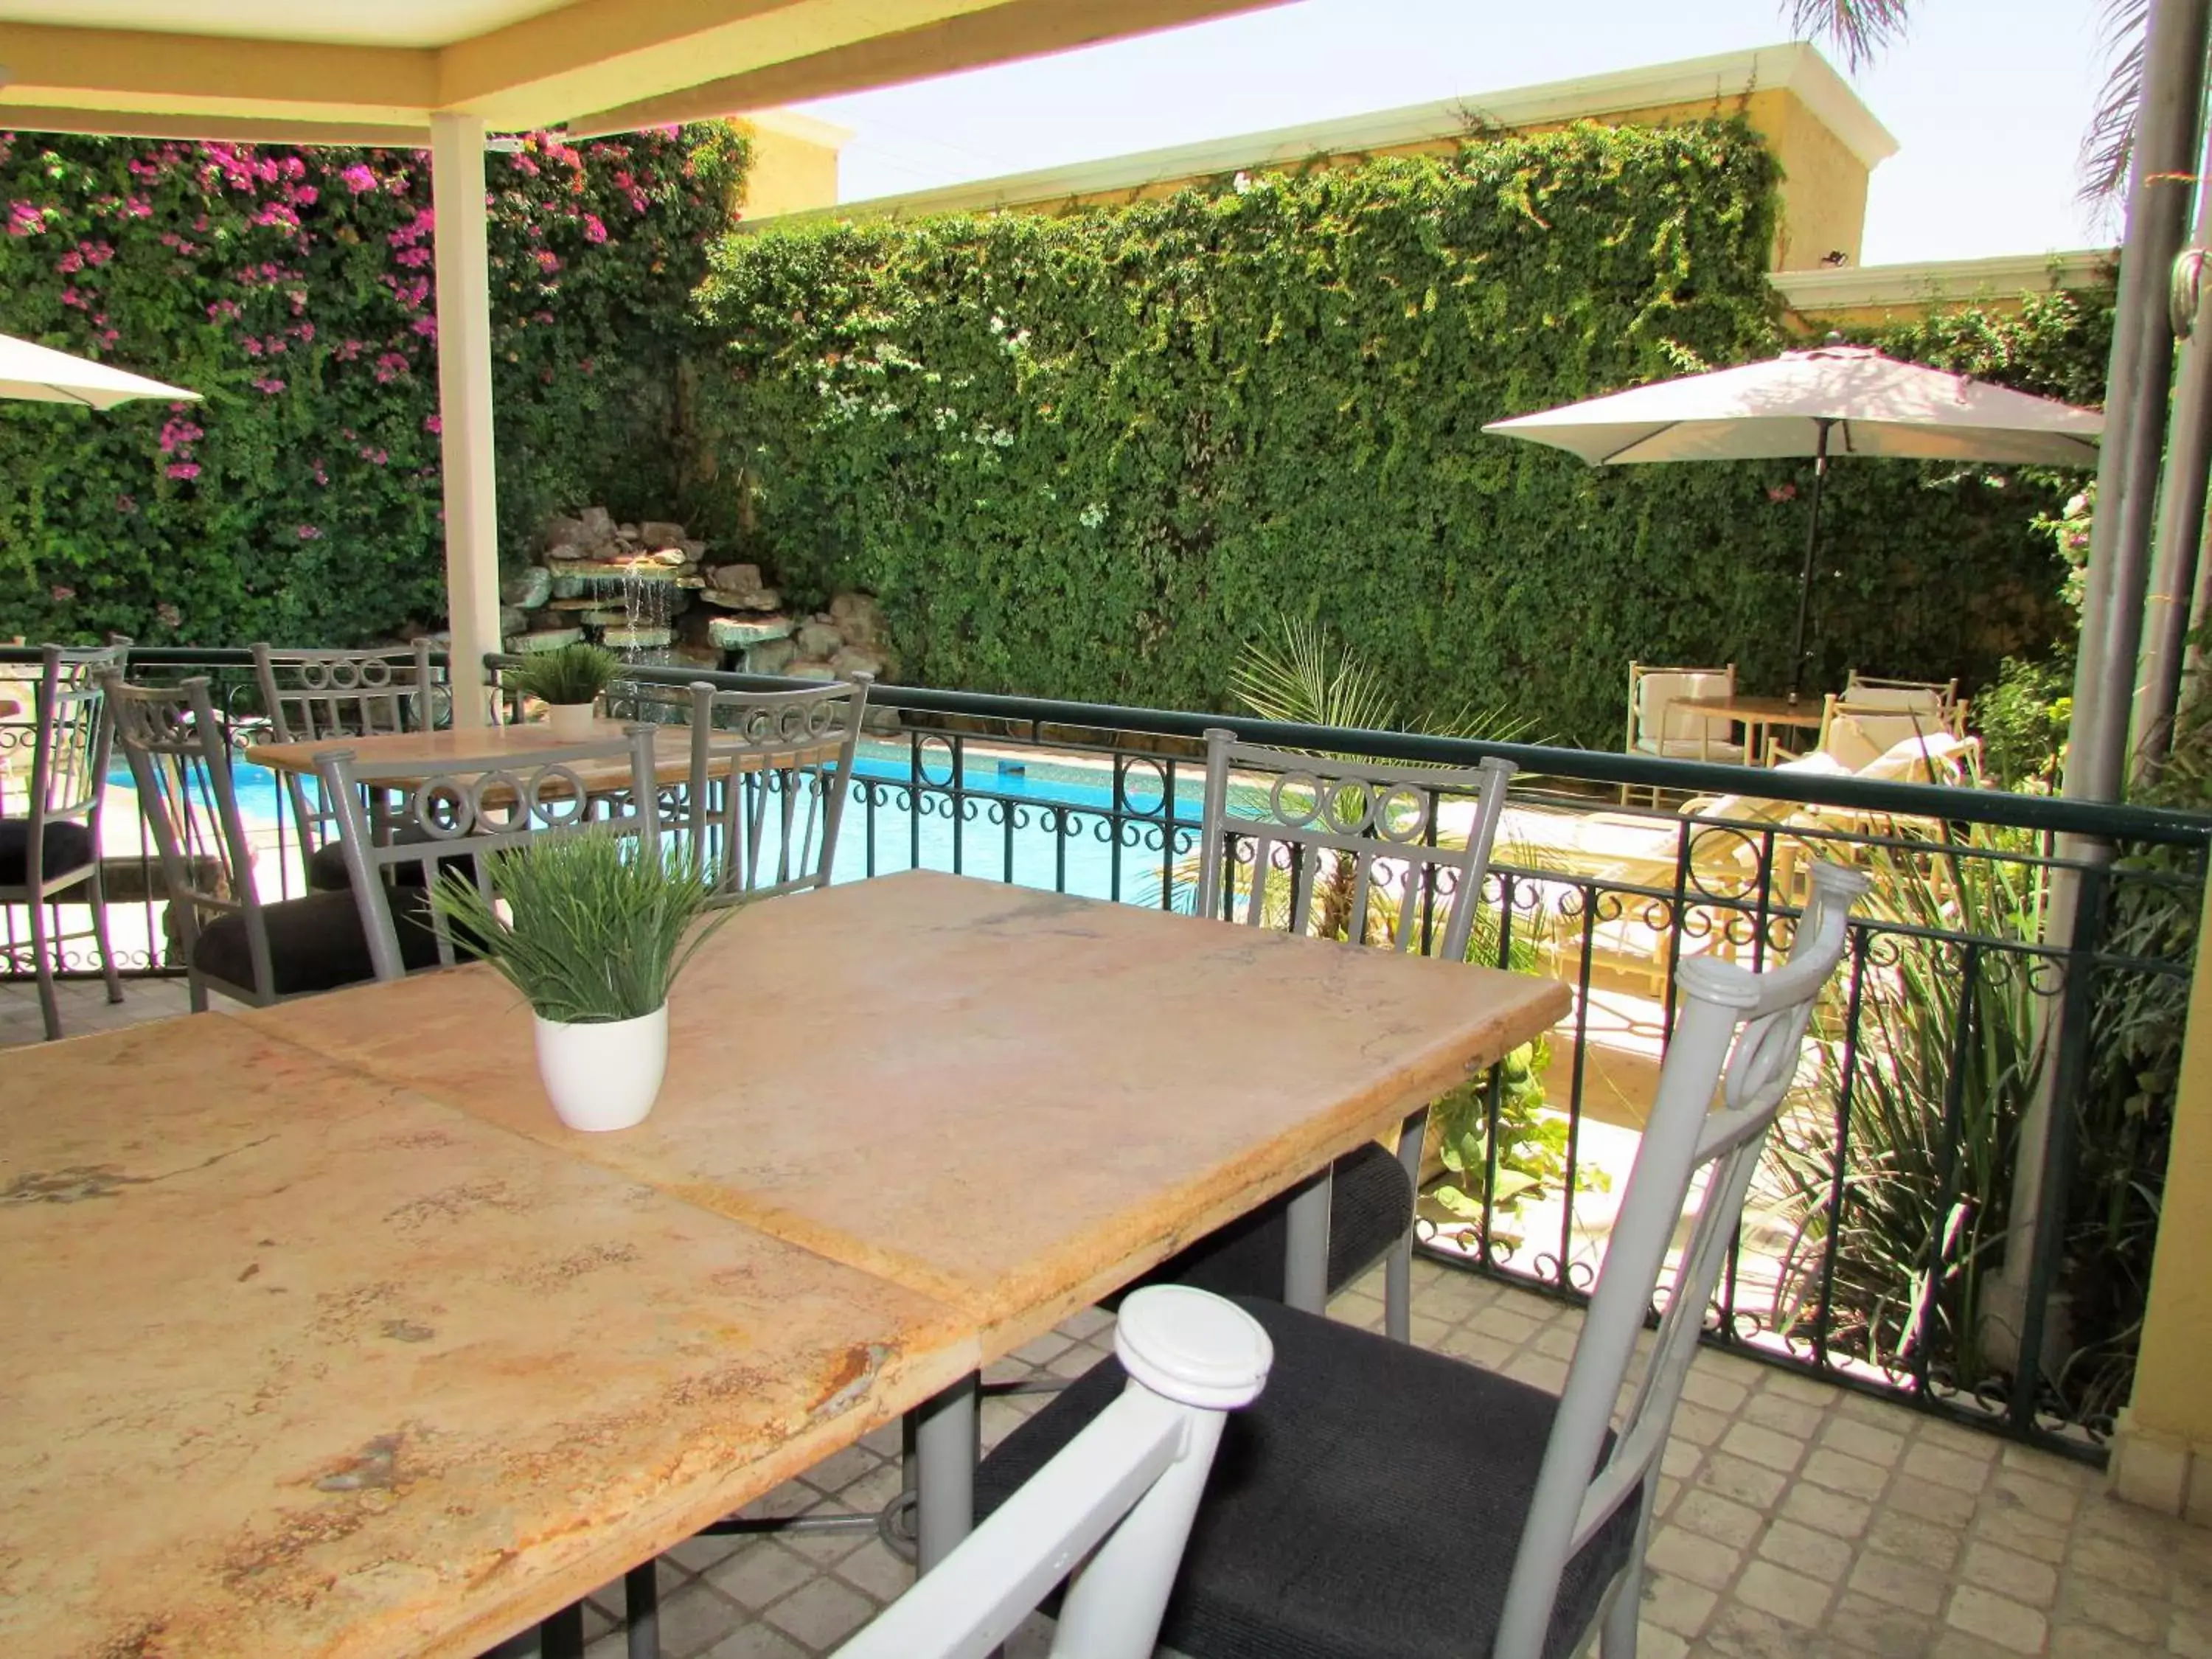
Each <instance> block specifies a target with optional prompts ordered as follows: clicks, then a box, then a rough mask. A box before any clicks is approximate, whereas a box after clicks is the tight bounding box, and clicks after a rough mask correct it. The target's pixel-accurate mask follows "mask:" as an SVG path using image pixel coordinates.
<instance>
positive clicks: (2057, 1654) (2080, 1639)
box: [2051, 1625, 2148, 1659]
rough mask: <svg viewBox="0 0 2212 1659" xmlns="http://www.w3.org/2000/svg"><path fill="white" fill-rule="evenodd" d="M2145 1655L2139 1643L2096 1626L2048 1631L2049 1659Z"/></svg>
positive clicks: (2114, 1658) (2118, 1658)
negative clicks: (2049, 1632)
mask: <svg viewBox="0 0 2212 1659" xmlns="http://www.w3.org/2000/svg"><path fill="white" fill-rule="evenodd" d="M2147 1651H2148V1650H2147V1649H2146V1648H2145V1647H2144V1646H2143V1645H2142V1644H2141V1643H2140V1642H2131V1641H2130V1640H2129V1639H2128V1638H2126V1637H2124V1636H2116V1635H2114V1634H2113V1633H2112V1632H2111V1631H2108V1630H2103V1629H2100V1628H2099V1627H2098V1626H2095V1625H2054V1626H2051V1659H2142V1656H2143V1654H2144V1653H2146V1652H2147Z"/></svg>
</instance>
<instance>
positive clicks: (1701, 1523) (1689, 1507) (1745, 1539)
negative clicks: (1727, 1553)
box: [1667, 1488, 1766, 1550]
mask: <svg viewBox="0 0 2212 1659" xmlns="http://www.w3.org/2000/svg"><path fill="white" fill-rule="evenodd" d="M1667 1518H1668V1520H1669V1521H1671V1522H1674V1525H1676V1526H1678V1527H1687V1528H1689V1529H1690V1530H1691V1531H1692V1532H1694V1533H1699V1534H1703V1535H1704V1536H1705V1537H1707V1538H1712V1539H1717V1540H1718V1541H1720V1542H1722V1543H1723V1544H1726V1545H1728V1546H1729V1547H1730V1548H1731V1549H1739V1550H1741V1549H1748V1548H1750V1547H1751V1545H1752V1542H1753V1540H1754V1539H1756V1538H1757V1537H1758V1536H1759V1528H1761V1527H1763V1526H1765V1524H1766V1522H1765V1517H1764V1516H1761V1515H1760V1514H1759V1511H1758V1510H1754V1509H1751V1508H1749V1507H1747V1505H1745V1504H1739V1503H1737V1502H1735V1499H1733V1498H1723V1497H1722V1496H1721V1495H1720V1494H1719V1493H1718V1492H1706V1491H1703V1490H1700V1489H1696V1488H1693V1489H1692V1490H1691V1491H1689V1492H1685V1493H1684V1494H1683V1496H1682V1500H1681V1502H1680V1503H1679V1504H1676V1505H1675V1506H1674V1510H1673V1511H1672V1512H1671V1513H1670V1514H1669V1515H1668V1517H1667Z"/></svg>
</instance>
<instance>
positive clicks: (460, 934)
mask: <svg viewBox="0 0 2212 1659" xmlns="http://www.w3.org/2000/svg"><path fill="white" fill-rule="evenodd" d="M486 863H487V865H488V871H487V874H488V877H489V884H490V888H491V894H490V896H487V895H486V894H485V893H484V892H483V891H482V890H479V889H478V888H477V884H475V883H474V882H473V881H471V880H470V879H469V878H467V877H465V876H464V875H463V874H461V873H460V872H457V871H448V872H447V873H446V875H445V876H444V878H442V879H441V881H440V882H439V883H438V884H437V885H436V886H435V887H434V888H433V889H432V890H431V893H430V902H431V904H432V905H433V906H434V907H435V909H436V910H437V912H438V914H439V915H440V916H441V917H442V918H443V919H444V920H445V921H446V923H447V926H448V927H451V928H452V929H453V935H454V939H455V941H456V942H457V943H458V944H460V945H464V946H465V948H467V949H469V950H471V951H474V952H475V953H476V954H477V955H478V956H480V957H483V958H484V960H486V961H487V962H489V963H491V965H492V966H493V967H494V968H496V969H498V970H499V971H500V972H501V974H502V975H505V976H506V978H507V981H508V982H509V983H510V984H512V985H513V987H514V988H515V989H516V990H518V991H520V992H521V993H522V994H523V996H524V997H525V998H526V999H527V1000H529V1003H530V1006H531V1007H532V1008H533V1009H535V1010H536V1011H537V1012H538V1014H539V1015H540V1016H542V1017H543V1018H546V1019H550V1020H559V1021H562V1022H563V1023H565V1024H599V1023H603V1022H606V1021H611V1020H618V1019H635V1018H639V1017H640V1016H641V1015H645V1014H649V1013H651V1012H653V1010H654V1009H656V1008H658V1007H659V1006H661V1004H662V1003H664V1002H665V1001H666V1000H668V989H669V987H670V986H671V985H673V984H674V983H675V982H676V976H677V975H678V974H679V973H681V972H683V970H684V964H685V963H688V962H689V961H690V959H691V953H692V952H693V951H696V950H697V949H698V948H699V947H700V945H702V944H704V943H705V942H706V941H707V939H708V938H709V937H710V936H711V935H712V934H713V933H714V930H715V929H716V928H718V927H720V926H721V925H722V923H723V922H725V921H727V920H729V918H730V916H731V915H732V914H734V912H733V911H732V910H730V909H724V910H722V911H721V912H720V913H719V914H717V915H715V916H714V918H713V919H712V920H711V921H707V922H705V923H704V924H703V925H701V926H696V927H695V924H697V923H699V921H700V918H701V917H702V915H705V913H706V911H707V909H708V907H709V905H710V904H712V903H713V902H714V898H715V891H714V881H713V878H712V875H711V872H696V871H695V870H694V869H693V868H692V866H691V860H690V859H689V858H688V857H687V856H685V855H684V852H683V850H682V849H681V848H678V847H677V846H675V845H673V844H669V843H664V844H663V845H662V847H661V848H659V850H658V851H657V852H656V851H653V850H652V849H649V848H646V847H644V846H642V845H641V844H640V843H639V842H637V841H636V840H635V838H634V837H629V836H617V835H615V834H612V833H611V832H609V831H607V830H604V829H588V830H583V831H580V832H579V833H576V834H574V835H563V836H544V837H542V838H540V839H537V840H533V841H532V842H528V843H527V844H526V845H524V846H521V847H517V848H510V849H508V850H507V851H504V852H499V853H493V854H487V855H486ZM495 901H496V902H495ZM686 933H690V938H689V939H686V938H685V934H686Z"/></svg>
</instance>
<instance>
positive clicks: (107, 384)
mask: <svg viewBox="0 0 2212 1659" xmlns="http://www.w3.org/2000/svg"><path fill="white" fill-rule="evenodd" d="M199 395H200V394H199V393H198V392H187V391H185V388H184V387H182V386H164V385H163V384H162V383H161V381H159V380H148V379H146V378H145V377H144V376H143V375H141V374H129V373H127V372H125V370H123V369H119V368H110V367H109V366H108V365H107V364H106V363H95V362H90V361H88V359H86V358H83V357H72V356H70V355H69V353H68V352H66V351H56V350H54V349H52V348H51V347H48V346H42V345H33V344H32V343H30V342H29V341H28V340H19V339H17V338H15V336H13V335H12V334H0V398H27V399H28V400H29V401H31V402H33V403H41V404H80V405H82V407H84V408H86V409H112V408H114V407H115V405H116V404H124V403H129V402H130V401H131V399H132V398H169V399H171V400H172V401H175V400H178V399H190V400H191V401H193V402H197V401H198V399H199Z"/></svg>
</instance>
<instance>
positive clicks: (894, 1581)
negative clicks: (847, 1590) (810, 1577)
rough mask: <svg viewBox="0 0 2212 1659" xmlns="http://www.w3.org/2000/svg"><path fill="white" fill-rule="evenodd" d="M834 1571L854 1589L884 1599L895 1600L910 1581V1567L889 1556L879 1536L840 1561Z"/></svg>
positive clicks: (912, 1570)
mask: <svg viewBox="0 0 2212 1659" xmlns="http://www.w3.org/2000/svg"><path fill="white" fill-rule="evenodd" d="M836 1571H837V1576H838V1577H840V1578H842V1579H843V1580H844V1581H845V1582H846V1583H848V1584H850V1585H852V1586H853V1588H854V1589H857V1590H860V1591H861V1592H862V1593H863V1594H864V1595H872V1596H873V1597H875V1599H876V1600H877V1601H884V1602H890V1601H896V1600H897V1599H898V1598H899V1597H900V1596H902V1595H905V1594H906V1592H907V1590H908V1589H910V1588H911V1587H912V1586H913V1583H914V1569H913V1568H912V1567H910V1566H908V1565H907V1564H906V1563H905V1562H903V1561H902V1560H900V1559H898V1557H896V1555H893V1554H892V1553H890V1550H889V1549H887V1548H886V1547H884V1541H883V1540H881V1539H880V1538H878V1539H876V1540H873V1541H871V1542H870V1543H869V1545H868V1547H866V1549H860V1550H855V1551H854V1552H853V1553H852V1554H850V1555H848V1556H847V1557H846V1558H845V1559H843V1560H842V1561H840V1562H839V1563H838V1564H837V1568H836Z"/></svg>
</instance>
